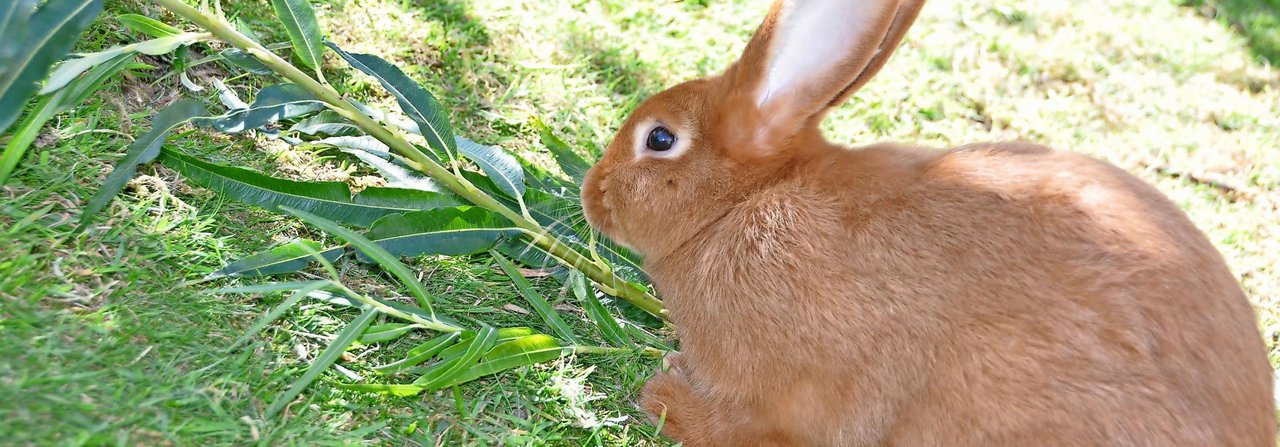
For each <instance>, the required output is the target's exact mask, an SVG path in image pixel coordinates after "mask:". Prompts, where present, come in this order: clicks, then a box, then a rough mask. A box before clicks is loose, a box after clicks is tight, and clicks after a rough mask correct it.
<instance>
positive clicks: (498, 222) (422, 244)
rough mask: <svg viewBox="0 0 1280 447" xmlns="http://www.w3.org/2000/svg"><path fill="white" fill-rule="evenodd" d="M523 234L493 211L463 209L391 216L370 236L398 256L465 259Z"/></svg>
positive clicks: (456, 208) (384, 219)
mask: <svg viewBox="0 0 1280 447" xmlns="http://www.w3.org/2000/svg"><path fill="white" fill-rule="evenodd" d="M519 234H520V230H519V228H517V227H516V226H515V225H514V224H512V223H511V221H509V220H507V219H506V218H503V217H502V216H499V215H497V214H495V213H493V212H492V211H489V210H486V209H483V208H479V207H469V206H460V207H448V208H437V209H433V210H427V211H414V212H410V213H405V214H398V215H390V216H387V217H384V218H382V219H378V221H377V222H374V223H373V226H372V227H371V228H370V229H369V232H368V233H366V236H367V237H368V238H369V239H371V240H373V241H375V242H376V243H377V244H378V245H379V246H381V247H383V248H385V249H386V250H387V251H388V252H390V253H392V254H393V255H397V256H421V255H447V256H462V255H470V254H476V253H480V252H483V251H486V250H489V249H491V248H493V247H494V246H495V245H497V244H498V243H499V242H500V241H502V240H503V238H508V237H515V236H517V235H519ZM362 256H363V255H362Z"/></svg>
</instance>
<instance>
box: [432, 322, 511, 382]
mask: <svg viewBox="0 0 1280 447" xmlns="http://www.w3.org/2000/svg"><path fill="white" fill-rule="evenodd" d="M497 340H498V331H497V330H495V329H494V328H493V327H492V326H489V325H484V326H483V327H481V328H480V330H479V331H477V332H476V336H475V338H473V339H471V342H470V343H469V344H467V350H466V352H463V353H462V355H460V356H458V357H457V358H455V359H453V360H450V361H448V362H445V363H444V364H442V365H440V366H438V367H437V368H436V369H435V370H434V371H432V372H431V373H430V374H425V375H423V376H422V377H420V378H418V380H415V381H414V384H416V385H424V386H426V388H427V389H437V388H440V387H442V386H443V385H444V384H446V383H449V382H450V381H453V380H455V379H457V378H458V377H459V376H460V375H461V374H463V373H465V372H467V370H469V369H471V367H473V366H475V365H476V362H477V361H478V360H480V358H481V357H483V356H484V354H485V353H487V352H489V350H490V349H492V348H493V346H494V344H495V343H496V342H497ZM424 379H428V380H424Z"/></svg>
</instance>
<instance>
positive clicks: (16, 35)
mask: <svg viewBox="0 0 1280 447" xmlns="http://www.w3.org/2000/svg"><path fill="white" fill-rule="evenodd" d="M4 3H5V4H4V5H3V6H0V11H3V12H0V14H2V15H0V30H2V31H0V134H3V133H5V131H6V130H8V129H9V126H10V125H12V124H13V122H14V121H17V119H18V115H19V114H21V113H22V110H23V107H22V105H23V104H25V103H26V102H27V99H28V98H30V97H31V96H32V95H33V94H34V93H35V92H37V91H38V87H39V86H38V85H37V83H38V82H40V80H41V79H43V78H44V77H45V74H46V73H48V72H49V67H50V66H51V65H53V63H54V62H56V61H57V60H58V59H61V58H62V56H64V55H66V54H67V52H68V51H70V50H71V48H72V47H73V46H75V44H76V42H77V41H79V36H80V33H81V32H82V31H84V29H85V27H88V26H89V24H90V23H92V22H93V19H94V18H95V17H97V16H98V13H100V12H102V0H49V1H47V2H44V4H42V5H40V7H39V8H38V9H37V8H35V2H33V1H30V0H9V1H6V2H4ZM33 10H34V13H32V11H33Z"/></svg>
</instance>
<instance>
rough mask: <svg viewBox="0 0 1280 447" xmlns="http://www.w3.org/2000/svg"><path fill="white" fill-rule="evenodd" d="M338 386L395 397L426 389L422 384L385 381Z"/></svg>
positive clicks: (408, 395) (406, 395)
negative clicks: (386, 382) (389, 382)
mask: <svg viewBox="0 0 1280 447" xmlns="http://www.w3.org/2000/svg"><path fill="white" fill-rule="evenodd" d="M337 386H338V388H343V389H348V390H351V391H360V392H364V393H381V394H388V395H391V396H395V397H412V396H417V395H418V394H419V393H422V392H423V391H425V390H426V389H427V387H425V386H422V385H414V384H410V383H398V384H385V383H339V384H337Z"/></svg>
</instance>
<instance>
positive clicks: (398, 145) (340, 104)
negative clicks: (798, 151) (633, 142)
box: [154, 0, 666, 318]
mask: <svg viewBox="0 0 1280 447" xmlns="http://www.w3.org/2000/svg"><path fill="white" fill-rule="evenodd" d="M154 2H155V3H156V4H158V5H160V6H163V7H165V8H166V9H168V10H170V11H172V12H173V13H174V14H177V15H178V16H180V17H182V18H184V19H187V20H189V21H191V22H192V23H194V24H196V25H197V26H199V27H200V28H203V29H204V30H206V31H207V32H209V33H211V34H213V35H214V36H215V37H217V38H218V39H221V40H222V41H224V42H226V43H228V44H231V45H233V46H235V47H237V48H239V49H240V50H242V51H244V52H246V53H247V54H249V55H250V56H252V57H254V58H255V59H257V60H258V61H259V62H261V63H262V64H263V65H265V66H267V67H268V68H270V69H271V70H272V71H274V72H275V73H277V74H279V75H280V76H283V77H284V78H285V79H288V80H289V81H292V82H294V83H296V84H297V85H299V86H301V87H302V88H304V89H306V90H307V91H308V92H310V93H311V94H313V95H315V97H316V98H318V99H319V100H321V101H323V102H324V104H325V105H326V106H327V107H328V108H329V109H330V110H333V111H334V112H336V113H337V114H339V115H341V116H342V117H343V118H345V119H347V120H350V121H351V122H352V123H355V125H356V126H358V127H359V128H360V129H361V130H363V131H365V132H367V133H368V134H369V135H371V136H373V137H374V138H376V139H377V140H378V141H381V142H382V143H384V144H386V145H387V146H388V147H390V149H391V150H393V151H395V153H396V154H398V155H400V156H401V157H404V158H405V160H404V161H405V164H406V165H408V166H409V167H411V168H413V169H415V170H417V171H419V172H422V173H424V174H426V175H427V176H429V177H430V178H431V179H433V180H435V181H437V182H439V183H440V185H442V186H444V187H445V188H447V189H448V190H449V191H451V192H453V193H454V194H457V195H458V196H460V197H462V198H464V199H466V200H467V201H469V202H470V203H473V204H475V205H476V206H479V207H482V208H484V209H487V210H490V211H493V212H495V213H497V214H499V215H501V216H503V217H505V218H507V219H509V220H510V221H511V222H512V223H514V224H515V225H516V226H517V227H518V228H519V229H520V230H521V232H522V233H523V234H524V236H525V237H527V238H528V240H529V241H530V242H531V243H532V244H533V245H535V246H537V247H538V248H540V249H542V250H544V251H546V252H547V253H548V254H550V255H551V256H553V257H554V258H556V259H557V260H559V261H560V262H562V263H564V264H565V265H568V266H569V267H571V268H573V269H575V270H578V271H581V272H583V274H585V275H586V276H587V277H588V278H591V280H593V281H595V282H596V283H598V284H600V285H602V286H604V287H605V288H607V289H608V291H609V292H610V293H611V294H613V295H614V296H617V297H619V298H621V299H623V300H626V301H627V302H629V303H631V304H633V305H635V306H636V307H639V308H640V309H643V310H645V311H646V312H649V313H651V314H653V315H657V316H660V317H664V318H665V315H666V311H665V309H664V308H663V306H662V302H661V301H659V300H658V299H657V298H655V297H653V295H651V294H649V293H648V292H647V291H645V290H643V289H641V288H639V287H636V286H635V285H633V284H629V283H628V282H627V281H625V280H622V279H621V278H618V277H617V276H616V275H614V274H613V273H612V272H611V271H610V269H609V268H608V266H607V265H605V264H603V263H601V262H598V261H595V260H592V259H588V258H587V257H586V256H583V255H582V254H581V253H579V252H578V251H575V250H573V249H572V248H570V246H569V245H567V244H565V243H564V242H563V241H561V240H559V238H557V236H556V235H553V234H551V233H550V232H548V231H547V230H546V229H544V228H543V227H542V225H541V224H539V223H538V222H537V221H535V220H534V219H532V218H530V217H528V211H527V210H521V211H516V210H513V209H511V208H510V207H508V206H506V205H504V204H503V203H502V202H500V201H498V200H497V199H495V198H494V197H493V196H491V195H489V194H488V193H486V192H485V191H482V190H480V189H479V188H477V187H476V186H475V185H474V184H473V183H472V182H471V181H469V180H468V179H467V178H466V177H465V176H461V175H457V174H456V173H455V172H451V171H450V170H449V169H446V168H445V167H443V166H441V165H440V164H439V163H437V162H436V160H433V159H432V158H431V157H429V156H428V155H427V154H426V153H425V152H423V151H422V150H419V149H418V147H416V146H415V145H414V144H413V143H411V142H409V141H408V140H407V139H405V138H404V137H403V136H402V135H400V134H398V133H397V132H395V131H394V130H392V129H389V128H387V127H384V126H383V125H382V124H380V123H378V122H377V121H375V120H374V119H372V118H370V117H369V116H367V115H366V114H365V113H364V112H363V111H361V110H360V109H359V108H357V106H356V105H354V104H352V103H351V102H349V101H347V100H345V99H343V98H342V95H341V94H339V93H338V92H337V91H336V90H334V89H333V88H332V87H330V86H328V85H325V84H322V83H321V82H319V81H316V80H315V79H313V78H311V77H310V76H308V75H307V74H306V73H304V72H303V71H302V70H299V69H298V68H297V67H294V66H293V65H292V64H290V63H289V62H288V61H286V60H285V59H284V58H281V57H280V56H278V55H276V54H275V53H273V52H271V51H270V50H268V49H267V48H266V47H264V46H263V45H262V44H260V43H258V42H256V41H254V40H253V39H251V38H249V37H248V36H246V35H244V34H242V33H240V32H239V31H237V30H236V29H235V27H234V26H233V25H231V24H230V23H228V22H227V21H226V20H224V19H222V18H221V17H219V16H217V15H214V14H209V13H206V12H203V11H200V10H198V9H196V8H194V7H192V6H190V5H187V4H186V3H184V2H182V1H181V0H154ZM291 3H301V4H303V5H305V2H291ZM308 9H309V7H308ZM291 34H292V33H291ZM313 45H314V43H313V42H311V41H310V40H308V41H307V42H305V43H303V44H302V46H303V47H306V48H307V49H306V50H304V51H302V53H306V54H316V53H317V51H318V50H316V49H314V48H312V46H313ZM298 46H299V45H298V41H297V40H295V47H298ZM330 46H331V47H333V48H334V49H335V50H337V51H339V54H340V55H343V57H344V58H345V59H347V60H349V61H353V62H355V63H362V62H363V63H364V64H368V63H370V62H371V61H373V60H376V61H378V62H382V63H383V64H385V61H381V60H380V59H377V58H374V57H372V56H365V55H359V56H357V55H351V54H349V53H345V52H341V50H340V49H337V48H336V46H333V45H332V44H330ZM361 56H363V57H361ZM374 63H376V62H374ZM357 68H362V67H361V66H360V65H357ZM378 68H381V69H380V70H375V69H373V68H372V67H368V66H365V67H363V68H362V69H363V71H366V72H370V71H372V72H373V73H372V74H374V75H375V77H378V78H379V80H380V81H381V82H382V83H383V85H384V86H391V87H393V88H392V89H391V90H392V92H393V94H394V95H395V96H396V98H397V100H398V101H399V102H400V104H401V107H402V108H405V109H406V110H418V109H419V104H418V103H415V102H413V101H411V100H410V99H409V96H408V94H405V93H397V92H398V91H399V89H398V88H395V87H407V88H408V89H410V90H412V89H417V90H421V87H419V86H417V84H416V83H412V81H409V80H408V78H407V77H405V76H404V75H403V73H400V72H399V69H396V68H395V67H394V66H391V65H390V64H386V65H385V66H382V67H378ZM397 74H398V75H399V76H396V75H397ZM397 78H399V79H397ZM405 81H408V83H409V84H412V85H411V86H410V85H406V83H405ZM423 93H425V91H423ZM406 106H408V107H406ZM434 114H438V110H437V111H436V112H435V113H433V115H434ZM410 116H411V118H416V117H418V116H419V114H417V113H412V112H411V113H410ZM421 116H422V118H420V119H415V121H419V123H418V124H419V126H423V124H424V123H427V124H434V123H433V120H432V119H430V118H428V117H427V114H426V113H423V114H421ZM430 128H431V129H432V130H433V131H432V132H431V133H430V135H435V136H436V138H435V139H433V138H431V137H428V142H434V143H435V145H436V148H437V149H445V148H447V147H448V146H449V144H450V143H452V139H451V138H446V135H447V134H443V135H442V132H440V131H438V130H437V129H438V127H437V126H430ZM424 134H428V133H427V132H424ZM448 136H451V135H448Z"/></svg>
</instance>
